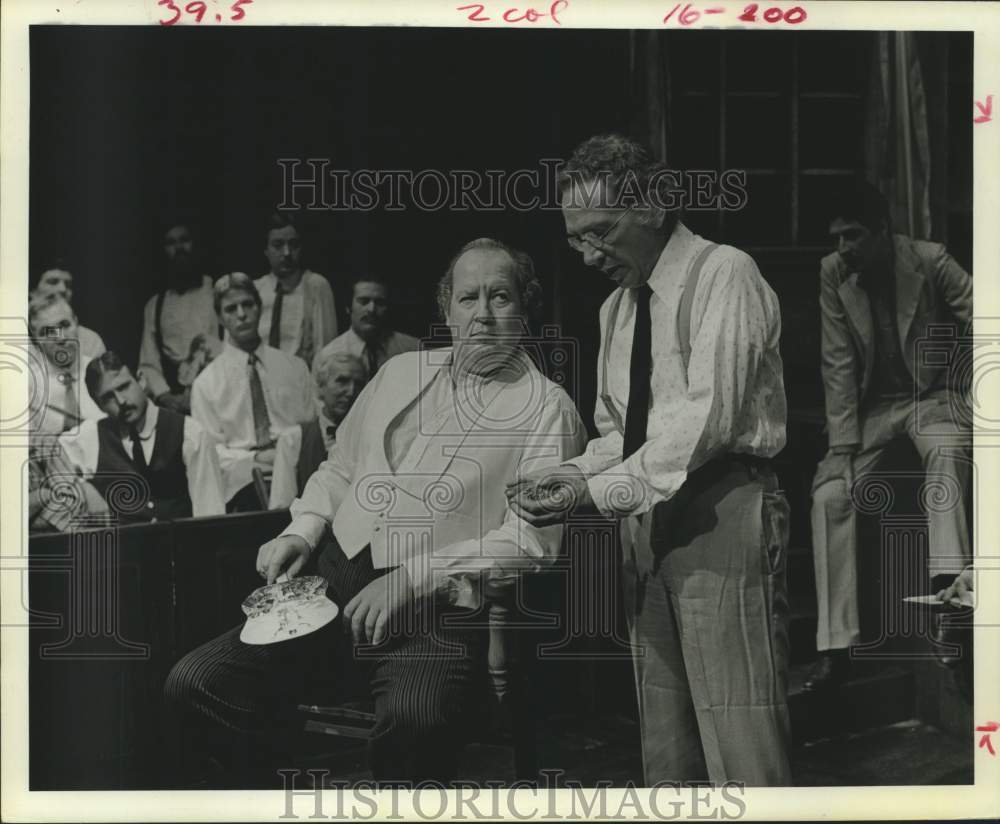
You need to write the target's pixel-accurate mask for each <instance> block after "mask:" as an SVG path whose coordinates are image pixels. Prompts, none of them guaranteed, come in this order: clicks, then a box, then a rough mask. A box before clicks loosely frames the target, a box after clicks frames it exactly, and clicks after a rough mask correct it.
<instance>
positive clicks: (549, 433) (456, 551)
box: [403, 388, 586, 608]
mask: <svg viewBox="0 0 1000 824" xmlns="http://www.w3.org/2000/svg"><path fill="white" fill-rule="evenodd" d="M585 443H586V428H585V427H584V424H583V421H582V420H581V419H580V416H579V414H578V413H577V410H576V407H575V406H573V403H572V401H571V400H570V399H569V397H568V396H567V395H566V393H565V392H563V391H562V390H561V389H557V388H554V389H552V390H550V392H549V395H548V397H547V398H546V402H545V405H544V407H543V409H542V411H541V414H540V416H539V420H538V424H537V426H536V428H535V431H534V432H533V434H532V435H531V436H530V437H529V438H528V439H527V440H526V443H525V446H524V450H523V452H522V455H521V458H520V460H519V462H518V465H517V471H516V474H515V478H509V479H503V480H508V481H513V480H515V479H516V478H517V477H521V476H522V475H527V474H529V473H531V472H534V471H538V470H542V469H547V468H550V467H553V466H558V465H559V464H561V463H564V462H566V461H567V460H568V459H570V458H572V457H574V456H576V455H579V453H580V452H581V451H582V450H583V447H584V444H585ZM495 494H499V495H503V494H504V483H503V482H502V481H501V482H499V483H498V484H497V485H496V489H495ZM562 530H563V528H562V526H561V525H555V526H548V527H542V528H539V527H534V526H531V525H530V524H528V523H526V522H525V521H523V520H521V519H520V518H518V517H517V516H516V515H515V514H514V513H513V512H512V511H511V510H510V508H509V507H508V508H507V509H506V512H505V513H504V518H503V522H502V523H501V525H500V526H498V527H497V528H496V529H492V530H490V531H488V532H487V533H485V534H484V535H483V536H482V537H481V538H472V539H468V540H464V541H458V542H456V543H454V544H449V545H447V546H443V547H434V549H433V551H432V554H431V556H430V558H429V559H428V558H426V557H423V556H417V557H414V558H412V559H410V560H409V561H406V562H404V564H403V566H404V567H405V568H406V570H407V573H408V574H409V576H410V583H411V584H412V586H413V590H414V594H415V596H416V597H418V598H420V597H425V596H428V595H432V594H435V593H439V592H448V593H450V594H451V596H452V597H451V601H452V603H454V604H455V605H456V606H460V607H469V608H475V607H476V606H477V605H478V604H479V602H480V594H479V589H478V587H477V586H475V585H474V584H475V582H476V580H477V579H479V578H480V577H481V576H482V574H483V573H487V572H488V573H490V574H492V575H494V576H496V577H501V578H502V577H509V576H512V575H516V574H518V573H520V572H522V571H533V570H538V569H540V568H542V567H545V566H547V565H549V564H551V563H552V561H553V560H554V559H555V558H556V556H557V555H558V553H559V545H560V542H561V540H562Z"/></svg>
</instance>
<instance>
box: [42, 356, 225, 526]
mask: <svg viewBox="0 0 1000 824" xmlns="http://www.w3.org/2000/svg"><path fill="white" fill-rule="evenodd" d="M85 380H86V384H87V391H88V393H89V394H90V396H91V397H92V398H93V399H94V402H95V403H96V404H97V405H98V406H99V407H100V408H101V411H103V412H104V413H106V415H107V417H105V418H102V419H101V420H99V421H94V420H90V421H84V423H83V424H82V425H81V427H80V432H79V434H75V435H64V436H63V437H62V443H63V447H64V448H65V450H66V454H67V455H68V456H69V459H70V460H71V461H72V462H73V463H74V464H76V466H78V467H80V469H81V470H83V475H84V478H86V479H87V480H88V481H90V482H91V483H92V484H93V485H94V486H95V487H96V488H97V490H98V491H99V492H100V493H101V495H102V496H103V497H104V498H105V500H106V501H107V502H108V504H109V506H110V508H111V510H112V511H113V512H116V513H117V514H118V516H119V519H120V520H121V521H122V522H123V523H129V522H142V521H157V520H167V519H171V518H187V517H190V516H191V515H195V516H202V515H221V514H223V513H224V512H225V503H224V501H223V500H222V476H221V473H220V472H219V459H218V457H217V456H216V453H215V444H214V442H213V441H212V439H211V437H209V436H208V435H207V434H206V433H205V432H204V430H202V428H201V426H200V425H199V424H198V422H197V421H195V420H194V419H193V418H191V417H189V416H186V415H180V414H178V413H177V412H174V411H173V410H171V409H167V408H165V407H164V408H162V409H161V408H159V407H157V406H156V404H154V403H152V402H151V401H150V400H149V397H148V396H147V395H146V392H145V390H144V389H143V387H142V386H141V385H140V383H139V382H138V381H137V380H136V379H135V378H134V377H133V376H132V372H131V370H130V369H129V368H128V367H127V366H126V365H125V364H124V363H122V361H121V359H120V358H119V357H118V356H117V355H116V354H115V353H114V352H105V353H104V354H103V355H101V356H100V357H99V358H95V359H94V360H92V361H91V362H90V364H89V365H88V366H87V372H86V375H85ZM130 476H131V477H136V478H137V479H139V480H138V481H137V483H138V485H139V486H140V487H142V491H141V492H140V493H139V494H127V489H125V488H123V484H129V483H130V481H129V478H130Z"/></svg>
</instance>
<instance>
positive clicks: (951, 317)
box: [805, 183, 972, 690]
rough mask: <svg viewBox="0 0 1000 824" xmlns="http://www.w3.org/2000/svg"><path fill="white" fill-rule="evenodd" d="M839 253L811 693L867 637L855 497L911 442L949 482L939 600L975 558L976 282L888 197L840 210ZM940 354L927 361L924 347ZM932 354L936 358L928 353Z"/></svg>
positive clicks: (832, 275)
mask: <svg viewBox="0 0 1000 824" xmlns="http://www.w3.org/2000/svg"><path fill="white" fill-rule="evenodd" d="M833 214H834V218H833V220H832V222H831V224H830V233H831V235H833V237H834V238H835V239H836V240H837V243H838V248H837V251H836V252H834V253H832V254H830V255H827V256H826V257H825V258H823V262H822V264H821V267H820V308H821V311H822V340H823V344H822V345H823V352H822V357H823V362H822V367H823V383H824V386H825V389H826V418H827V425H828V428H829V433H830V444H829V452H828V453H827V455H826V457H824V459H823V460H822V461H821V462H820V465H819V468H818V470H817V472H816V478H815V480H814V481H813V508H812V534H813V553H814V562H815V567H816V591H817V596H818V601H819V616H818V626H817V633H816V643H817V648H818V649H819V651H820V653H821V658H820V661H819V662H818V664H817V666H816V668H815V670H814V672H813V673H812V675H811V676H810V678H808V679H807V681H806V684H805V686H806V688H807V689H812V690H818V689H822V688H826V687H831V686H835V685H837V684H838V683H840V682H842V681H843V680H844V678H845V677H846V675H847V670H848V661H849V659H848V655H847V649H848V647H849V646H850V645H851V644H854V643H857V641H858V640H859V637H860V635H859V621H858V603H857V572H856V568H855V557H856V553H857V529H856V511H855V507H854V505H853V503H852V498H851V495H852V488H853V487H854V485H855V484H857V482H858V481H859V480H861V479H862V478H863V477H864V476H865V474H866V473H868V472H870V471H872V469H873V468H874V467H875V465H876V462H877V461H878V459H879V457H880V456H881V455H882V454H883V452H884V451H885V448H886V447H887V446H888V444H889V443H890V442H891V441H893V440H894V439H895V438H897V437H901V436H906V437H908V438H909V439H910V440H911V441H912V442H913V445H914V446H915V447H916V449H917V451H918V452H919V454H920V458H921V460H922V461H923V464H924V469H925V471H926V472H927V474H928V476H930V477H932V478H941V479H944V481H943V483H944V484H945V486H946V487H947V488H948V490H949V495H948V497H949V501H948V505H947V506H931V507H929V512H928V520H929V526H930V571H931V574H932V584H933V587H934V591H935V592H936V591H938V590H940V589H942V588H943V587H944V586H947V584H948V583H950V582H951V580H952V578H953V577H954V575H955V574H957V573H959V572H961V571H962V569H963V568H964V567H965V566H966V564H968V563H969V560H970V558H971V549H970V541H969V534H968V524H967V519H966V510H965V492H966V490H967V489H968V485H969V479H970V460H971V445H972V442H971V435H970V432H969V429H968V426H967V425H963V421H968V420H969V417H968V409H967V405H966V404H967V401H966V398H965V391H964V389H963V387H962V385H961V380H960V377H961V376H960V375H959V374H958V371H959V370H956V369H954V368H951V367H952V364H953V363H954V362H955V357H954V352H953V351H951V352H949V351H947V350H949V349H953V345H954V344H956V343H957V341H958V338H959V336H960V335H961V334H964V333H965V332H966V329H967V327H968V326H969V325H970V324H971V320H972V279H971V278H970V277H969V275H968V274H967V273H966V272H965V271H964V270H963V269H962V268H961V267H960V266H959V265H958V264H957V263H956V262H955V261H954V259H953V258H952V257H951V256H950V255H949V254H948V253H947V252H946V251H945V248H944V246H942V245H941V244H938V243H930V242H927V241H922V240H914V239H912V238H909V237H904V236H902V235H893V234H892V233H891V228H890V219H889V208H888V204H887V202H886V200H885V198H884V197H883V196H882V195H881V193H880V192H879V191H878V190H877V189H875V188H874V187H873V186H871V185H869V184H867V183H862V184H859V185H857V186H856V187H854V188H853V189H852V190H851V191H850V192H849V193H848V195H847V196H846V197H845V198H844V199H843V202H842V203H841V204H839V205H838V206H837V208H836V209H835V211H834V213H833ZM921 342H923V343H924V344H925V345H929V346H932V347H933V348H934V356H933V357H921V355H920V344H921ZM928 354H930V353H928Z"/></svg>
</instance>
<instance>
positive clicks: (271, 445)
mask: <svg viewBox="0 0 1000 824" xmlns="http://www.w3.org/2000/svg"><path fill="white" fill-rule="evenodd" d="M212 294H213V300H214V304H215V311H216V312H217V314H218V318H219V322H220V323H221V324H222V325H223V326H224V327H225V329H226V333H227V335H226V341H225V342H224V343H223V345H222V351H221V352H220V353H219V355H218V357H216V358H215V360H213V361H212V362H211V363H210V364H209V365H208V366H206V367H205V369H204V371H202V373H201V374H200V375H199V376H198V377H197V379H196V380H195V382H194V386H193V387H192V388H191V414H192V415H193V416H194V417H195V419H196V420H197V421H198V422H199V423H200V424H201V425H202V426H203V427H204V428H205V429H206V430H207V431H208V432H209V434H211V435H212V437H214V438H215V441H216V443H217V445H218V446H217V450H218V453H219V462H220V464H221V465H222V475H223V482H224V494H225V498H226V501H227V503H228V504H229V509H230V511H234V510H235V511H248V510H255V509H259V508H260V507H259V502H258V501H257V500H256V494H255V491H254V487H253V473H254V470H255V469H259V470H260V471H261V472H262V473H263V475H264V476H265V477H266V478H269V479H270V482H271V488H270V493H269V494H270V500H269V508H271V509H277V508H280V507H285V506H288V505H289V504H290V503H291V502H292V499H293V498H294V497H295V493H296V491H297V490H296V481H295V464H296V461H297V460H298V456H299V446H300V444H301V440H302V431H301V429H300V425H301V424H304V423H308V422H309V421H311V420H312V419H313V418H315V417H316V407H315V401H314V399H313V393H312V381H311V380H310V377H309V369H308V368H307V367H306V364H305V362H304V361H303V360H302V359H300V358H297V357H295V356H294V355H289V354H287V353H285V352H282V351H281V350H280V349H275V348H273V347H271V346H268V345H267V344H266V343H264V342H263V341H262V340H261V338H260V333H259V332H258V323H259V321H260V295H259V294H258V293H257V289H256V287H255V286H254V282H253V281H252V280H251V279H250V278H249V277H248V276H247V275H246V274H244V273H243V272H232V273H231V274H228V275H223V276H222V277H221V278H219V279H218V280H217V281H216V282H215V285H214V286H213V292H212Z"/></svg>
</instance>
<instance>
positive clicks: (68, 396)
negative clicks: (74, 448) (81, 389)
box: [59, 372, 80, 432]
mask: <svg viewBox="0 0 1000 824" xmlns="http://www.w3.org/2000/svg"><path fill="white" fill-rule="evenodd" d="M75 381H76V379H75V378H74V377H73V376H72V375H71V374H70V373H69V372H62V373H60V375H59V382H60V383H62V384H63V385H64V386H65V387H66V393H65V395H64V396H63V410H64V413H65V414H64V415H63V425H62V428H63V431H64V432H65V431H66V430H67V429H72V428H73V427H74V426H76V425H77V424H78V423H79V422H80V399H79V398H78V397H77V394H76V387H75V386H74V385H73V384H74V383H75Z"/></svg>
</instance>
